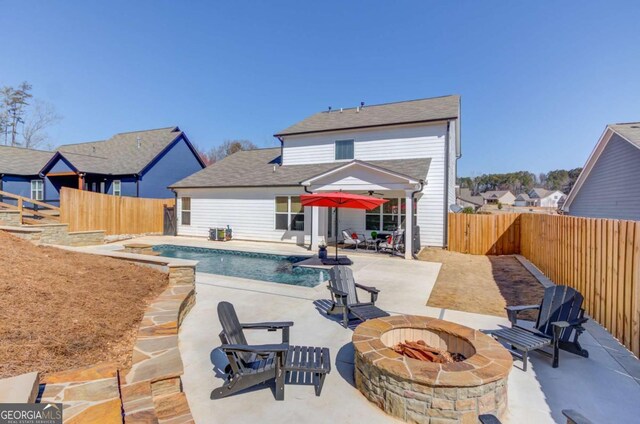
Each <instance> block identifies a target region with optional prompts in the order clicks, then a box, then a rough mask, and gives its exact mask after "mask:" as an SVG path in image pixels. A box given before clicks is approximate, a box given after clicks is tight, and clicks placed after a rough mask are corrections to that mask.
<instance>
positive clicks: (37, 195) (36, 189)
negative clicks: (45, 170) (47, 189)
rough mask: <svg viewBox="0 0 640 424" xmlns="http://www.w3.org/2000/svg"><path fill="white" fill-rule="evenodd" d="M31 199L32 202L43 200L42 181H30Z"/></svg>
mask: <svg viewBox="0 0 640 424" xmlns="http://www.w3.org/2000/svg"><path fill="white" fill-rule="evenodd" d="M31 198H32V199H33V200H44V181H42V180H31Z"/></svg>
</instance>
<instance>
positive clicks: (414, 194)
mask: <svg viewBox="0 0 640 424" xmlns="http://www.w3.org/2000/svg"><path fill="white" fill-rule="evenodd" d="M422 190H424V180H420V188H419V189H418V190H416V191H413V192H411V215H413V204H414V203H415V201H416V199H415V197H416V194H418V193H422ZM417 220H418V214H417V213H416V221H417ZM417 225H418V223H417V222H414V223H413V226H414V227H415V226H417ZM411 234H413V228H412V229H411ZM411 245H412V246H413V243H411ZM418 247H419V246H418ZM411 255H412V256H413V259H418V255H416V254H415V253H413V252H411Z"/></svg>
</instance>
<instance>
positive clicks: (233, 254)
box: [153, 244, 328, 287]
mask: <svg viewBox="0 0 640 424" xmlns="http://www.w3.org/2000/svg"><path fill="white" fill-rule="evenodd" d="M153 250H154V251H156V252H159V253H160V255H161V256H166V257H170V258H180V259H189V260H194V261H198V265H197V266H196V269H197V271H199V272H207V273H210V274H220V275H228V276H231V277H240V278H249V279H251V280H261V281H269V282H273V283H280V284H289V285H292V286H303V287H315V286H317V285H318V284H320V283H322V282H324V281H327V280H328V274H327V272H326V271H324V270H322V269H317V268H307V267H299V266H295V264H296V263H298V262H300V261H303V260H305V259H307V257H305V256H285V255H272V254H269V253H254V252H241V251H237V250H222V249H211V248H204V247H190V246H175V245H170V244H162V245H158V246H154V247H153Z"/></svg>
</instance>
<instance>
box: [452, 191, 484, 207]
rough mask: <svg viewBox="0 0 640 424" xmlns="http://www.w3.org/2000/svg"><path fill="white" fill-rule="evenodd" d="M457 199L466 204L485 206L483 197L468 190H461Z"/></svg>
mask: <svg viewBox="0 0 640 424" xmlns="http://www.w3.org/2000/svg"><path fill="white" fill-rule="evenodd" d="M456 197H457V198H458V199H460V200H462V201H464V202H467V203H472V204H474V205H477V206H482V205H484V199H483V197H482V196H474V195H472V194H471V190H469V189H468V188H461V189H460V190H459V192H458V195H457V196H456Z"/></svg>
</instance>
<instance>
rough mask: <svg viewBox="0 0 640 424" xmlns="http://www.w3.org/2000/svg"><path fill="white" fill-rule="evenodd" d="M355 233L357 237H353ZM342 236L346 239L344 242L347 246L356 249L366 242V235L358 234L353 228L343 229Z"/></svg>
mask: <svg viewBox="0 0 640 424" xmlns="http://www.w3.org/2000/svg"><path fill="white" fill-rule="evenodd" d="M354 234H355V235H356V237H355V238H354V237H353V235H354ZM342 238H343V239H344V240H343V243H344V245H345V247H346V246H353V248H354V249H355V250H358V246H360V245H365V244H366V238H365V236H364V235H363V234H357V233H355V232H353V231H351V229H346V230H342Z"/></svg>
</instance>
